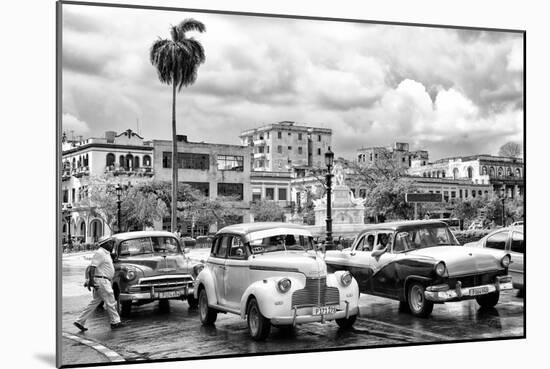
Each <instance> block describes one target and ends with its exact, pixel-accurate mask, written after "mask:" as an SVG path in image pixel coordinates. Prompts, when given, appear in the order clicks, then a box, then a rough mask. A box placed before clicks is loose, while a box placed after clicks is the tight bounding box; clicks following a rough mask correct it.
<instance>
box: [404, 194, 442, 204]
mask: <svg viewBox="0 0 550 369" xmlns="http://www.w3.org/2000/svg"><path fill="white" fill-rule="evenodd" d="M405 202H443V194H441V193H406V194H405Z"/></svg>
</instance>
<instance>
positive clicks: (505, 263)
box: [500, 255, 510, 268]
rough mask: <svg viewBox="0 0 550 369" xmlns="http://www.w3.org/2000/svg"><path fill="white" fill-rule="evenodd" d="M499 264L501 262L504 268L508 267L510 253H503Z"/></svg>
mask: <svg viewBox="0 0 550 369" xmlns="http://www.w3.org/2000/svg"><path fill="white" fill-rule="evenodd" d="M500 264H502V266H503V267H504V268H508V266H509V265H510V255H504V256H503V257H502V259H500Z"/></svg>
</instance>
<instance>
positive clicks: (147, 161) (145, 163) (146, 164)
mask: <svg viewBox="0 0 550 369" xmlns="http://www.w3.org/2000/svg"><path fill="white" fill-rule="evenodd" d="M143 166H144V167H150V166H151V157H150V156H149V155H144V156H143Z"/></svg>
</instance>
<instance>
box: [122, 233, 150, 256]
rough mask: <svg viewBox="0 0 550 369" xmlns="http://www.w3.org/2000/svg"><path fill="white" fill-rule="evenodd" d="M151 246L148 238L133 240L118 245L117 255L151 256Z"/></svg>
mask: <svg viewBox="0 0 550 369" xmlns="http://www.w3.org/2000/svg"><path fill="white" fill-rule="evenodd" d="M152 253H153V245H152V244H151V240H150V239H149V237H143V238H135V239H133V240H126V241H122V243H121V244H120V252H119V255H130V256H131V255H141V254H152Z"/></svg>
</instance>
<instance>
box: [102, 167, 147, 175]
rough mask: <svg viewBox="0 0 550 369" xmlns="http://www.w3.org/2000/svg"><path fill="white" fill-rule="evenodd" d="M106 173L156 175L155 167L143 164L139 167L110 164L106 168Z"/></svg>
mask: <svg viewBox="0 0 550 369" xmlns="http://www.w3.org/2000/svg"><path fill="white" fill-rule="evenodd" d="M105 174H112V175H114V176H122V175H126V176H133V175H136V176H147V177H151V176H153V175H154V171H153V168H152V167H151V166H143V167H139V168H125V167H121V166H118V165H110V166H108V167H106V168H105Z"/></svg>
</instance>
